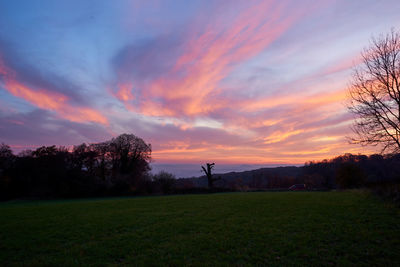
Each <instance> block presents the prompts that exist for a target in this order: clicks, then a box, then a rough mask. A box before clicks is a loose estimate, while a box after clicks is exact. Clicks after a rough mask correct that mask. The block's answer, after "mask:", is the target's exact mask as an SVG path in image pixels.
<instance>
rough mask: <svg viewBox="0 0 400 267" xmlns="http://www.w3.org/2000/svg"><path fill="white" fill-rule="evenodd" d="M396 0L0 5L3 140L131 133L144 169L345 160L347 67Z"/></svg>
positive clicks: (53, 140)
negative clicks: (147, 156)
mask: <svg viewBox="0 0 400 267" xmlns="http://www.w3.org/2000/svg"><path fill="white" fill-rule="evenodd" d="M399 11H400V1H398V0H352V1H348V0H337V1H322V0H321V1H316V0H313V1H312V0H291V1H289V0H263V1H255V0H254V1H239V0H229V1H228V0H218V1H217V0H215V1H207V0H198V1H195V0H193V1H184V0H175V1H167V0H140V1H124V0H117V1H101V0H94V1H89V0H86V1H82V0H79V1H74V0H68V1H52V0H49V1H44V0H37V1H30V0H26V1H22V0H0V142H4V143H6V144H8V145H10V146H11V148H12V149H13V150H14V151H16V152H18V151H21V150H24V149H34V148H36V147H39V146H42V145H53V144H56V145H63V146H68V147H71V146H72V145H78V144H81V143H84V142H85V143H95V142H101V141H105V140H109V139H111V138H112V137H116V136H118V135H119V134H122V133H132V134H134V135H136V136H139V137H141V138H143V139H144V140H145V141H146V142H147V143H151V145H152V149H153V153H152V157H153V162H154V163H155V164H175V165H174V166H176V164H197V163H204V162H216V163H218V164H259V165H263V164H278V165H279V164H303V163H304V162H306V161H310V160H321V159H324V158H331V157H334V156H337V155H341V154H344V153H366V154H368V153H373V152H374V148H370V147H359V146H357V145H354V144H349V142H348V141H347V139H346V138H347V137H349V136H351V135H352V131H351V128H350V126H351V123H352V120H353V117H352V115H351V114H349V112H348V111H347V109H346V101H347V88H348V86H349V83H350V80H351V77H352V69H353V68H354V67H355V66H357V65H358V64H360V62H361V61H360V53H361V51H362V49H363V48H365V47H367V46H368V45H369V43H370V40H371V38H372V37H373V36H379V34H382V33H387V32H389V31H390V30H391V29H392V28H395V29H399V28H400V18H399Z"/></svg>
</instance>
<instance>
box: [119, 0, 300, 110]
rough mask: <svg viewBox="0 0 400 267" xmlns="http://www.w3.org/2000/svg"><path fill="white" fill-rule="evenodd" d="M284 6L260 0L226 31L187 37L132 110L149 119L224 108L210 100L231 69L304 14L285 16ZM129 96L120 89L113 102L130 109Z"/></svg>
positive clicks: (284, 4)
mask: <svg viewBox="0 0 400 267" xmlns="http://www.w3.org/2000/svg"><path fill="white" fill-rule="evenodd" d="M288 5H289V3H285V2H280V3H278V4H277V3H272V2H271V1H261V2H259V3H257V4H254V5H253V6H252V7H250V8H248V9H247V10H244V11H243V12H241V13H240V14H239V15H238V16H237V17H236V18H235V19H234V20H233V22H232V23H230V24H229V27H228V28H226V29H223V30H221V29H220V30H217V29H216V27H215V25H210V26H209V27H208V28H206V30H205V31H204V33H202V34H201V35H200V36H198V35H194V34H193V35H192V36H189V41H188V42H187V45H186V47H185V48H184V52H183V53H182V55H181V56H180V57H179V58H178V59H177V60H176V63H175V65H174V66H173V67H172V68H171V70H170V71H169V72H168V73H166V74H165V75H164V76H163V77H161V78H158V79H156V80H153V81H151V82H150V84H149V86H148V88H146V90H143V95H142V97H143V99H144V100H143V101H142V102H141V103H140V106H139V107H135V108H134V109H135V110H137V111H138V112H140V113H142V114H145V115H150V116H195V115H199V114H207V113H209V112H211V111H213V110H216V109H218V108H221V107H223V105H224V104H223V103H220V102H219V101H214V100H213V98H214V97H215V95H216V94H218V93H219V92H220V90H221V89H220V87H219V83H220V81H221V80H222V79H224V78H225V77H227V76H228V74H229V73H230V72H231V71H232V70H233V68H234V67H235V64H237V63H239V62H243V61H245V60H248V59H250V58H251V57H253V56H255V55H257V54H258V53H260V52H261V51H263V50H264V49H265V48H266V47H268V46H269V44H271V43H272V42H273V41H275V40H276V39H277V38H279V36H281V35H282V34H283V33H284V32H285V31H286V30H287V29H288V28H289V27H290V26H291V25H293V23H294V22H295V21H296V20H298V19H299V17H300V16H301V15H302V14H301V12H297V13H295V14H293V13H292V14H290V16H288V15H285V14H286V13H285V10H286V9H287V7H288ZM217 24H219V23H217ZM220 24H222V23H220ZM128 93H129V92H127V89H126V87H124V86H119V90H118V93H117V94H116V97H117V98H118V99H119V100H121V101H122V102H125V103H127V102H128V106H130V104H129V101H130V100H131V99H132V98H131V97H130V95H129V94H128ZM225 104H226V103H225ZM130 107H131V106H130ZM131 108H132V107H131Z"/></svg>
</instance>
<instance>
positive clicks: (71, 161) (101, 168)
mask: <svg viewBox="0 0 400 267" xmlns="http://www.w3.org/2000/svg"><path fill="white" fill-rule="evenodd" d="M151 151H152V150H151V145H150V144H147V143H146V142H145V141H143V139H141V138H139V137H137V136H135V135H133V134H122V135H120V136H118V137H116V138H113V139H111V140H109V141H105V142H100V143H94V144H89V145H88V144H85V143H83V144H81V145H77V146H74V147H73V148H72V149H70V150H69V149H67V148H66V147H63V146H60V147H56V146H54V145H53V146H42V147H39V148H37V149H36V150H24V151H22V152H21V153H19V154H18V155H14V154H13V152H12V150H11V149H10V147H9V146H8V145H6V144H1V145H0V198H1V199H3V200H5V199H13V198H27V197H28V198H56V197H91V196H110V195H128V194H148V193H156V192H164V193H165V192H168V191H169V190H170V188H171V187H172V185H173V183H174V181H175V179H174V178H175V177H173V175H171V174H168V173H164V172H161V173H159V174H157V175H151V174H150V173H149V171H150V165H149V163H150V161H151Z"/></svg>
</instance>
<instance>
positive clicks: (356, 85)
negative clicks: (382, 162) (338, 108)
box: [348, 30, 400, 153]
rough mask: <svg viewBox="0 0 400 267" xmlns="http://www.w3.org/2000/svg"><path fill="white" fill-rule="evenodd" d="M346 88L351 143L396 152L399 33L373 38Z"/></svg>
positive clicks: (399, 129) (399, 130) (398, 146)
mask: <svg viewBox="0 0 400 267" xmlns="http://www.w3.org/2000/svg"><path fill="white" fill-rule="evenodd" d="M361 55H362V59H363V60H362V64H361V65H359V66H358V67H356V68H355V70H354V77H353V80H352V84H351V86H350V88H349V94H350V102H349V104H348V108H349V110H350V111H351V112H352V113H353V114H355V115H356V119H355V122H354V125H353V131H354V132H355V134H356V136H355V137H353V138H351V140H352V142H353V143H357V144H361V145H364V146H365V145H373V146H378V147H379V148H380V149H381V152H382V153H384V152H392V153H398V152H400V32H396V31H395V30H392V31H391V32H390V33H388V34H386V35H381V36H380V37H379V38H373V39H372V42H371V45H370V47H368V48H366V49H364V51H363V53H362V54H361Z"/></svg>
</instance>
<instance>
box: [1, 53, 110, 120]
mask: <svg viewBox="0 0 400 267" xmlns="http://www.w3.org/2000/svg"><path fill="white" fill-rule="evenodd" d="M0 77H2V79H3V82H4V88H5V89H6V90H7V91H8V92H9V93H11V94H12V95H14V96H16V97H18V98H22V99H24V100H26V101H27V102H29V103H31V104H33V105H35V106H37V107H39V108H41V109H45V110H52V111H55V112H56V113H57V114H58V115H59V116H60V117H62V118H64V119H67V120H70V121H73V122H95V123H100V124H108V120H107V118H106V117H105V116H103V115H102V114H101V113H100V112H98V111H96V110H94V109H92V108H89V107H80V106H73V105H71V104H70V103H69V98H68V96H66V95H64V94H62V93H60V92H54V91H49V90H47V89H45V88H38V89H33V88H31V87H29V86H27V85H25V84H23V83H21V82H19V81H18V80H17V79H16V72H15V71H14V70H13V69H11V68H10V67H8V66H6V65H5V63H4V61H3V60H2V58H1V55H0Z"/></svg>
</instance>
